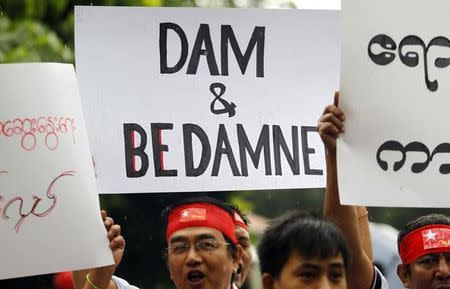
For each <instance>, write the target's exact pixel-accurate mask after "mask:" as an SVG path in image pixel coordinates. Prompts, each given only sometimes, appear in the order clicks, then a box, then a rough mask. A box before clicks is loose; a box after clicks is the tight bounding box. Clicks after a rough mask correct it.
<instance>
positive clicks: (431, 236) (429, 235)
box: [424, 230, 437, 241]
mask: <svg viewBox="0 0 450 289" xmlns="http://www.w3.org/2000/svg"><path fill="white" fill-rule="evenodd" d="M436 235H437V233H433V231H431V230H428V232H427V233H426V234H425V235H424V236H425V237H426V238H427V240H426V241H431V240H433V241H436Z"/></svg>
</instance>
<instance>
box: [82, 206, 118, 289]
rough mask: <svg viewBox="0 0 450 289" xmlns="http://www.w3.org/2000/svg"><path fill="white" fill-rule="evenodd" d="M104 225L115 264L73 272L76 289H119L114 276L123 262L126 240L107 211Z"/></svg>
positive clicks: (103, 212)
mask: <svg viewBox="0 0 450 289" xmlns="http://www.w3.org/2000/svg"><path fill="white" fill-rule="evenodd" d="M101 215H102V219H103V223H104V225H105V228H106V231H107V232H108V239H109V241H110V247H111V251H112V253H113V257H114V264H113V265H110V266H104V267H98V268H92V269H86V270H78V271H73V283H74V288H75V289H98V288H100V289H106V288H108V289H117V285H116V283H115V282H114V281H113V280H112V276H113V274H114V272H115V270H116V268H117V266H118V265H119V264H120V261H121V260H122V256H123V253H124V250H125V239H124V238H123V236H122V235H121V228H120V226H119V225H117V224H114V220H113V219H112V218H110V217H108V216H107V214H106V211H103V210H102V212H101Z"/></svg>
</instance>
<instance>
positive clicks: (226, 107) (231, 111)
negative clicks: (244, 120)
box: [209, 82, 236, 117]
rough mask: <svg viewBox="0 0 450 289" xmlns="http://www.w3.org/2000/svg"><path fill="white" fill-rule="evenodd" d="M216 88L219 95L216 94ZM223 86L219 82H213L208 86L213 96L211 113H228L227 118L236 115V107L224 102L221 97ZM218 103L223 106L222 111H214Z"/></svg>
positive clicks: (223, 90)
mask: <svg viewBox="0 0 450 289" xmlns="http://www.w3.org/2000/svg"><path fill="white" fill-rule="evenodd" d="M216 88H218V89H219V93H217V92H216V90H215V89H216ZM225 89H226V87H225V85H224V84H223V83H220V82H214V83H212V84H211V85H210V86H209V90H210V91H211V93H212V94H213V95H214V97H215V98H214V100H213V101H212V102H211V106H210V108H211V112H212V113H214V114H222V113H228V117H232V116H234V115H235V114H236V110H235V108H236V105H235V104H234V103H232V102H230V103H228V102H227V101H226V100H224V99H223V98H221V97H222V95H223V94H224V93H225ZM217 100H218V101H220V103H221V104H222V105H223V108H222V109H215V103H216V101H217Z"/></svg>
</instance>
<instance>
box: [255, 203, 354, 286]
mask: <svg viewBox="0 0 450 289" xmlns="http://www.w3.org/2000/svg"><path fill="white" fill-rule="evenodd" d="M295 251H297V252H298V253H299V254H301V255H302V256H305V257H314V256H318V257H320V258H330V257H334V256H337V255H338V254H339V253H340V254H342V257H343V259H344V265H345V266H346V267H348V265H349V262H350V249H349V247H348V245H347V243H346V241H345V238H344V236H343V234H342V232H341V231H340V230H339V229H338V228H337V227H336V226H335V225H334V224H333V223H331V222H330V221H328V220H326V219H324V218H323V217H319V216H317V215H316V214H313V213H311V212H306V211H299V210H295V211H290V212H287V213H285V214H283V215H282V216H280V217H278V218H276V219H275V220H274V221H273V222H272V224H271V225H270V226H269V227H268V228H267V229H266V231H265V232H264V234H263V236H262V239H261V242H260V243H259V245H258V256H259V261H260V268H261V273H269V274H271V275H272V276H273V277H278V276H279V274H280V272H281V270H282V268H283V266H284V265H285V264H286V262H287V260H288V259H289V256H290V255H291V254H292V253H293V252H295Z"/></svg>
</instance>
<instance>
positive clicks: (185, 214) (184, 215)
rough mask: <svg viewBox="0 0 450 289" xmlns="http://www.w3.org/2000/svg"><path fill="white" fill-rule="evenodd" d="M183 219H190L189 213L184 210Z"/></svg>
mask: <svg viewBox="0 0 450 289" xmlns="http://www.w3.org/2000/svg"><path fill="white" fill-rule="evenodd" d="M181 217H183V218H187V217H189V211H187V210H184V211H183V212H182V213H181Z"/></svg>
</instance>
